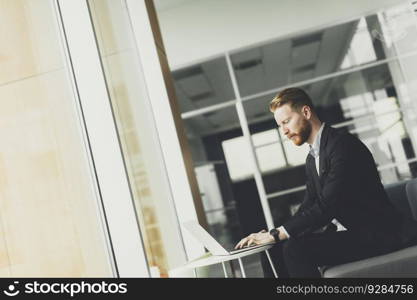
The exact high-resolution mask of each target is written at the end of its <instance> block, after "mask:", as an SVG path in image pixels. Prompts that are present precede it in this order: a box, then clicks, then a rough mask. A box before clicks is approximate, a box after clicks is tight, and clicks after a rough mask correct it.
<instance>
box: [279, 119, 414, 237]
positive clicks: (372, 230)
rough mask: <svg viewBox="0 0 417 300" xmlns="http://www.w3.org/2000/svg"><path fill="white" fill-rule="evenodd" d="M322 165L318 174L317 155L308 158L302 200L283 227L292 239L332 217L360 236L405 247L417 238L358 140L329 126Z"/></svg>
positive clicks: (324, 134) (324, 136)
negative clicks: (390, 238)
mask: <svg viewBox="0 0 417 300" xmlns="http://www.w3.org/2000/svg"><path fill="white" fill-rule="evenodd" d="M319 162H320V166H319V170H320V176H318V174H317V171H316V168H315V160H314V157H313V156H311V155H310V154H309V155H308V156H307V160H306V173H307V174H306V175H307V190H306V193H305V197H304V201H303V203H302V205H301V206H300V208H299V209H298V211H297V213H296V214H295V215H294V216H293V217H292V218H291V219H290V220H289V221H288V222H286V223H285V224H283V226H284V228H285V229H286V230H287V232H288V233H289V235H290V236H291V237H299V236H302V235H303V234H306V233H309V232H312V231H314V230H317V229H319V228H321V227H323V226H325V225H328V224H329V223H330V222H331V220H332V219H333V218H336V219H337V220H338V221H339V222H340V223H341V224H342V225H343V226H344V227H345V228H346V229H347V230H355V231H357V232H360V233H361V235H362V236H367V235H368V236H373V235H381V234H383V235H385V237H387V236H393V235H394V236H397V237H399V238H400V239H401V240H402V241H403V242H404V243H405V242H407V241H408V240H409V239H411V238H413V237H414V235H416V234H417V226H416V227H415V230H414V229H412V230H411V231H410V229H409V228H408V229H404V226H405V225H404V217H403V216H402V215H401V214H400V213H399V212H398V211H397V210H396V209H395V208H394V206H393V204H392V203H391V202H390V201H389V199H388V196H387V194H386V192H385V190H384V187H383V185H382V183H381V180H380V177H379V174H378V170H377V168H376V165H375V161H374V159H373V157H372V154H371V152H370V151H369V150H368V148H367V147H366V146H365V145H364V144H363V143H362V142H361V141H360V140H359V139H358V138H356V137H355V136H353V135H351V134H349V133H346V132H342V131H340V130H337V129H334V128H332V127H330V126H327V125H325V126H324V128H323V132H322V135H321V141H320V159H319ZM408 221H410V220H408ZM415 224H417V222H415V223H414V226H415ZM407 226H410V224H408V225H407ZM412 227H413V226H412Z"/></svg>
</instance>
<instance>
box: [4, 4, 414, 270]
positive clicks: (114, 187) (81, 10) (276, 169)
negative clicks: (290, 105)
mask: <svg viewBox="0 0 417 300" xmlns="http://www.w3.org/2000/svg"><path fill="white" fill-rule="evenodd" d="M0 4H1V9H0V15H1V17H0V23H1V24H2V26H1V28H4V30H3V31H2V33H1V34H2V40H3V41H4V42H3V46H2V47H1V48H2V51H1V52H0V58H1V60H0V62H1V66H2V68H1V71H0V101H1V104H0V105H1V106H0V107H1V109H0V130H1V131H0V132H1V137H2V147H0V166H1V169H2V172H1V175H0V184H1V189H0V197H1V198H0V205H1V208H2V209H1V210H0V220H1V222H0V230H1V236H2V238H1V239H0V249H1V251H0V254H1V260H0V262H1V264H0V276H2V277H155V278H159V277H161V278H175V277H199V278H201V277H202V278H205V277H222V276H223V269H222V266H219V265H214V266H209V267H202V268H199V269H198V270H196V271H195V272H192V271H181V272H178V269H179V268H180V267H181V266H183V265H184V264H186V263H187V261H190V260H193V259H196V258H198V257H200V256H202V255H204V254H205V253H206V250H205V249H204V247H203V246H202V245H201V243H199V242H198V241H196V240H195V239H194V238H193V237H192V236H191V235H190V233H189V232H187V231H186V230H185V229H184V228H183V227H182V226H181V224H182V223H183V222H187V221H190V220H195V221H198V222H199V223H200V224H201V225H202V226H203V227H204V228H205V229H206V230H207V231H209V232H210V233H211V234H212V236H213V237H214V238H215V239H216V240H217V241H219V242H220V243H221V244H223V245H225V246H226V247H231V246H233V245H234V244H235V243H236V242H237V241H239V240H240V239H241V238H242V237H243V236H245V235H247V234H249V233H252V232H256V231H259V230H261V229H270V228H272V227H277V226H279V225H281V224H282V223H283V222H285V221H286V220H288V218H290V217H291V215H293V214H294V213H295V211H296V210H297V208H298V206H299V205H300V203H301V201H302V199H303V195H304V192H305V171H304V167H305V166H304V162H305V158H306V155H307V153H308V146H307V145H303V146H301V147H296V146H294V145H293V144H292V143H291V141H289V140H287V139H286V138H285V136H283V134H282V132H280V131H279V130H278V128H277V126H276V124H275V122H274V119H273V115H272V114H271V113H270V112H269V109H268V103H269V101H270V100H271V99H272V98H273V96H274V95H275V94H276V93H277V92H278V91H280V90H282V89H283V88H285V87H290V86H297V87H301V88H303V89H305V90H306V91H307V92H308V93H309V94H310V95H311V97H312V99H313V102H314V104H315V105H316V107H317V111H318V114H319V116H320V117H321V119H322V120H323V121H324V122H326V123H327V124H330V125H331V126H333V127H336V128H341V129H344V130H347V131H349V132H350V133H352V134H354V135H356V136H357V137H358V138H360V139H361V140H362V141H363V142H364V143H365V144H366V146H367V147H368V148H369V150H370V151H371V152H372V154H373V156H374V158H375V161H376V164H377V167H378V170H379V173H380V176H381V180H382V182H383V184H386V185H388V184H393V183H398V182H402V181H406V180H410V179H412V178H416V177H417V157H416V149H417V118H416V116H417V99H416V95H417V71H416V70H417V16H416V10H417V4H416V1H405V0H401V1H400V0H380V1H372V0H362V1H359V0H358V1H348V0H338V1H331V0H313V1H311V0H295V1H294V0H281V1H273V0H260V1H250V0H229V1H221V0H210V1H209V0H199V1H192V0H170V1H168V0H154V1H148V0H146V1H137V0H73V1H68V0H36V1H33V0H0ZM243 262H244V264H245V270H246V275H247V277H263V271H262V267H261V264H260V256H259V254H257V255H251V256H248V257H245V258H243ZM226 271H227V272H228V273H229V274H230V275H235V276H237V277H240V276H241V275H242V274H240V272H241V271H240V269H239V267H238V265H237V264H234V263H231V264H228V265H227V270H226Z"/></svg>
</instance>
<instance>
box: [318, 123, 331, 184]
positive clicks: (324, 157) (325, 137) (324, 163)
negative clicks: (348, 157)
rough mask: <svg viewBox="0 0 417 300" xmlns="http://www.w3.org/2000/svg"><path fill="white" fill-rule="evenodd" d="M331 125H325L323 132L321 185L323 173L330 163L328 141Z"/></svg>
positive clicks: (320, 158)
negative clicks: (327, 150) (328, 162)
mask: <svg viewBox="0 0 417 300" xmlns="http://www.w3.org/2000/svg"><path fill="white" fill-rule="evenodd" d="M330 130H331V129H330V127H329V126H327V124H325V125H324V128H323V132H322V133H321V140H320V157H319V171H320V175H319V178H320V185H321V184H322V179H323V177H324V176H323V175H325V174H326V173H327V172H328V165H327V153H326V148H327V142H328V139H329V131H330Z"/></svg>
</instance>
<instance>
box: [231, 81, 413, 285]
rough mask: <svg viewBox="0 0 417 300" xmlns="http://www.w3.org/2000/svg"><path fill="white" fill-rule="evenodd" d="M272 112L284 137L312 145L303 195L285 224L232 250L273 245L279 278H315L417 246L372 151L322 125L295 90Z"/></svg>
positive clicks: (277, 101) (279, 97)
mask: <svg viewBox="0 0 417 300" xmlns="http://www.w3.org/2000/svg"><path fill="white" fill-rule="evenodd" d="M270 110H271V112H272V113H273V114H274V118H275V121H276V123H277V124H278V126H279V127H281V128H282V131H283V133H284V135H285V136H286V137H287V138H288V139H290V140H291V141H292V142H293V143H294V144H295V145H297V146H300V145H302V144H304V143H308V144H309V146H310V152H309V155H308V156H307V160H306V175H307V183H306V185H307V190H306V193H305V196H304V201H303V202H302V204H301V206H300V208H299V209H298V211H297V212H296V214H295V215H294V216H292V217H291V218H290V219H289V220H288V221H287V222H286V223H284V224H283V225H282V226H280V227H278V228H276V229H275V228H274V229H272V230H270V231H269V232H268V231H266V230H262V231H260V232H258V233H253V234H251V235H249V236H248V237H246V238H244V239H242V240H241V241H240V242H239V243H238V244H237V245H236V248H241V247H244V246H247V245H252V244H264V243H268V242H271V241H276V242H278V243H276V245H275V246H274V248H272V250H271V254H272V256H273V257H274V260H276V262H277V264H278V266H277V269H278V273H279V274H278V275H279V277H288V276H289V277H320V273H319V270H318V267H319V266H324V265H338V264H342V263H347V262H351V261H356V260H360V259H364V258H367V257H372V256H377V255H381V254H385V253H388V252H392V251H394V250H397V249H400V248H402V247H405V246H407V245H410V244H414V243H416V242H417V241H416V238H417V222H415V221H413V220H409V219H407V220H406V219H404V218H403V216H402V215H400V213H399V212H397V211H396V210H395V208H394V206H393V205H392V204H391V203H390V201H389V200H388V197H387V195H386V193H385V190H384V188H383V186H382V184H381V180H380V177H379V174H378V171H377V168H376V165H375V162H374V159H373V157H372V154H371V153H370V151H369V150H368V148H367V147H366V146H365V145H364V144H363V143H362V142H361V141H360V140H359V139H357V138H356V137H355V136H353V135H351V134H349V133H345V132H342V131H339V130H336V129H334V128H332V127H330V126H328V125H326V124H324V123H322V122H321V121H320V119H319V118H318V116H317V114H316V112H315V109H314V106H313V104H312V101H311V99H310V97H309V96H308V95H307V94H306V93H305V92H304V91H303V90H301V89H299V88H288V89H285V90H283V91H282V92H280V93H279V94H278V95H277V96H276V97H275V98H274V99H273V100H272V101H271V103H270ZM323 228H327V229H325V230H324V231H323ZM336 228H337V229H338V231H336ZM318 230H322V231H321V232H320V233H317V231H318Z"/></svg>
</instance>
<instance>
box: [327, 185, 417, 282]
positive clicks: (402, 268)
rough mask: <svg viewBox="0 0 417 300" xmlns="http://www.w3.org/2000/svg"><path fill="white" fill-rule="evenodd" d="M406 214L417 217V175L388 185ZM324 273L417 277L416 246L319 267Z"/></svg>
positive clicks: (389, 194) (396, 201) (391, 196)
mask: <svg viewBox="0 0 417 300" xmlns="http://www.w3.org/2000/svg"><path fill="white" fill-rule="evenodd" d="M385 190H386V191H387V194H388V197H389V199H390V200H391V202H392V203H393V204H394V206H395V207H396V208H397V209H398V210H400V211H401V212H402V213H403V214H404V215H406V216H408V217H411V218H413V219H415V220H417V179H413V180H410V181H405V182H400V183H395V184H390V185H386V186H385ZM320 271H321V273H322V276H323V277H417V246H412V247H408V248H405V249H402V250H399V251H395V252H392V253H389V254H385V255H381V256H376V257H371V258H368V259H363V260H360V261H355V262H351V263H347V264H343V265H338V266H331V267H330V266H326V267H322V268H320Z"/></svg>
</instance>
